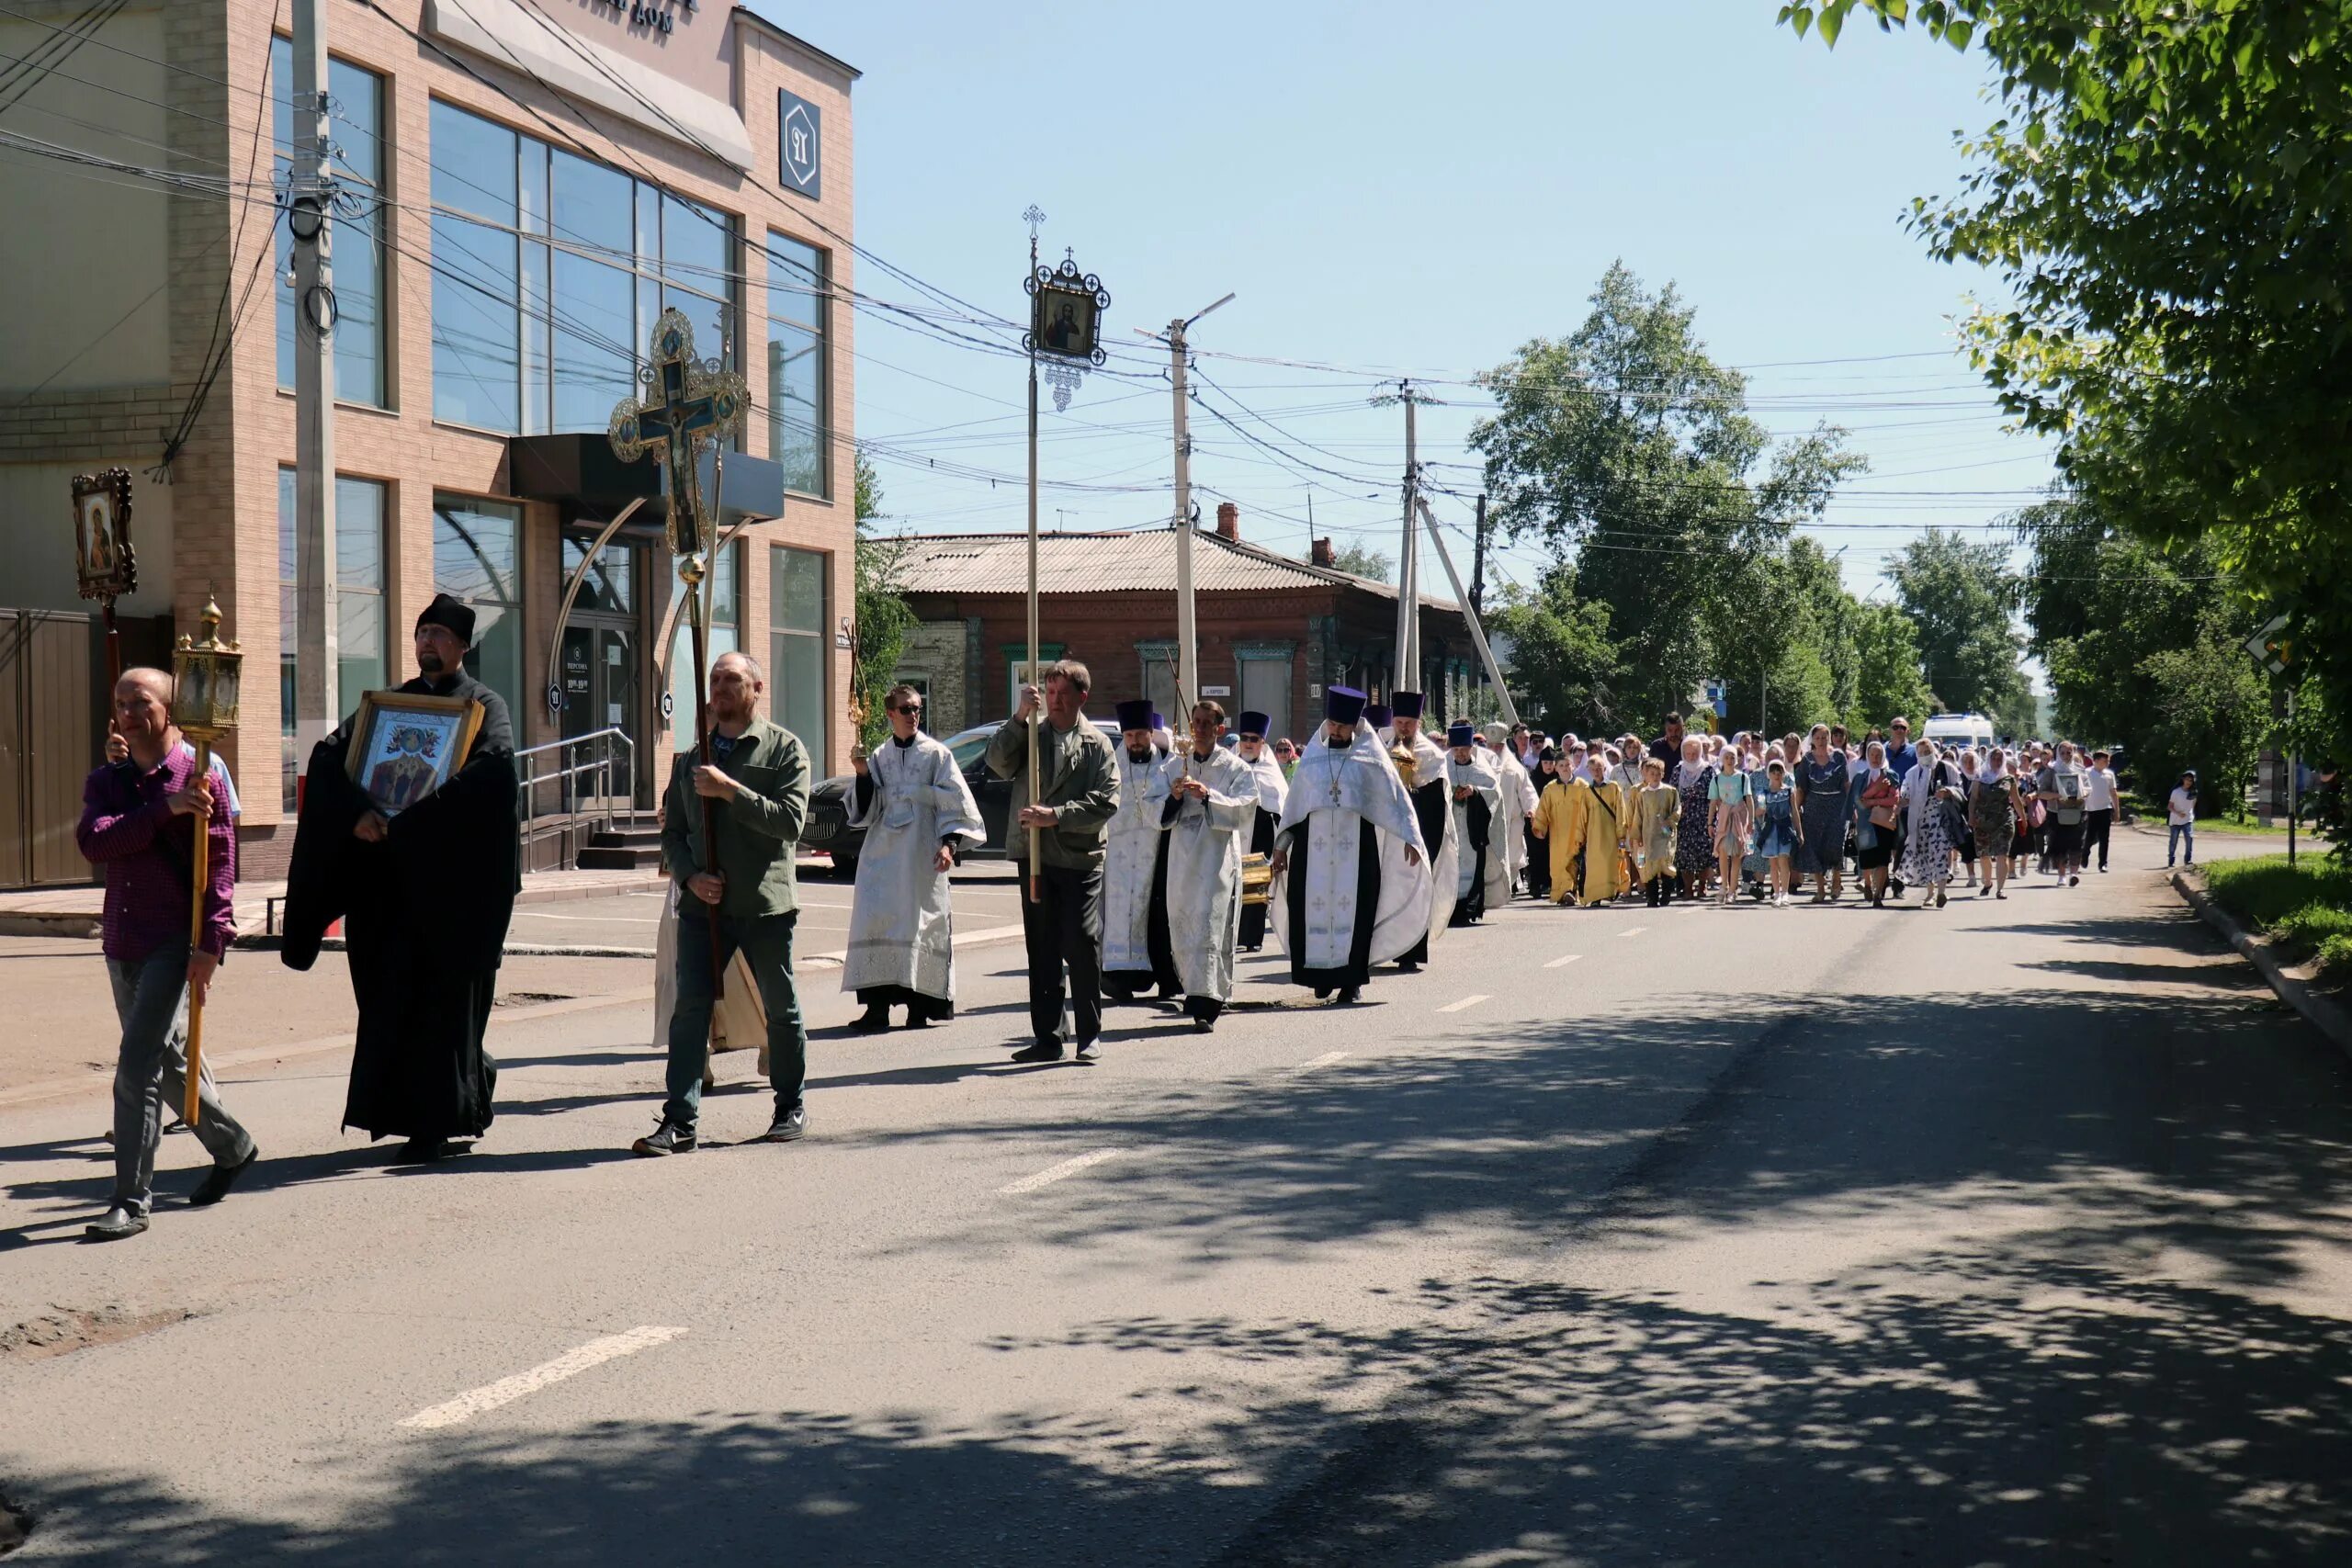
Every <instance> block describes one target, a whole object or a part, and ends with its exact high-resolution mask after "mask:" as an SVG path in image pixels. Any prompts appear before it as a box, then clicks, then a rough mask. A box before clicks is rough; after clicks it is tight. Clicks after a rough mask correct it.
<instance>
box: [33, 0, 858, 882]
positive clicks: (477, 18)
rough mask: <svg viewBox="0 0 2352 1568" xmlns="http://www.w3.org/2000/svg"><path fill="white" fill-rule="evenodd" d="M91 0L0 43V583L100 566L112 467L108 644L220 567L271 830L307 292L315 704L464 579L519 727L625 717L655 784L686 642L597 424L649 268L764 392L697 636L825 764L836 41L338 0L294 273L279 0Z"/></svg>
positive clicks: (292, 753)
mask: <svg viewBox="0 0 2352 1568" xmlns="http://www.w3.org/2000/svg"><path fill="white" fill-rule="evenodd" d="M85 10H86V7H85V6H81V5H79V4H77V3H74V0H17V3H15V4H12V6H10V11H11V12H12V13H13V15H11V16H8V17H0V51H5V52H6V53H7V54H10V55H12V56H16V57H18V58H20V59H38V60H40V61H42V62H43V63H44V67H45V68H44V69H43V70H42V71H41V72H40V73H39V74H38V75H37V76H35V77H33V78H31V79H30V85H29V86H28V87H27V86H25V85H24V84H22V83H20V84H19V86H20V87H23V88H24V96H22V97H21V98H19V99H17V101H16V103H15V104H13V105H12V107H11V112H10V115H9V121H8V128H9V129H10V130H12V131H14V132H16V133H17V137H16V139H15V140H13V141H11V142H10V143H9V145H7V146H6V148H0V201H5V203H6V210H8V211H9V212H10V213H12V214H15V215H17V216H18V221H16V222H13V223H11V224H9V225H6V227H5V231H0V256H5V257H6V265H8V266H9V270H10V272H11V275H12V276H15V277H17V279H19V280H20V283H19V287H17V289H16V291H15V292H16V299H15V300H14V302H13V304H12V307H11V309H10V310H8V311H7V312H6V313H5V314H0V540H5V542H6V547H7V550H6V553H7V558H8V559H9V561H10V562H11V564H12V567H13V568H14V570H12V572H11V573H10V580H9V581H7V582H6V586H5V587H0V605H6V606H9V607H22V608H28V609H35V610H40V609H50V610H78V609H87V608H89V606H88V605H86V604H82V603H81V602H79V601H78V600H77V599H76V597H75V592H74V556H73V533H72V525H71V507H70V491H69V487H70V483H71V477H72V476H73V475H74V473H77V472H86V471H89V470H92V469H95V468H106V467H115V466H119V467H122V468H129V469H130V470H131V471H132V472H133V473H134V474H135V475H136V476H137V482H136V491H135V496H134V511H133V522H132V526H131V536H132V539H133V542H134V544H135V547H136V548H137V551H138V556H139V561H140V566H141V582H140V587H139V591H138V592H137V593H136V594H135V595H133V596H131V597H130V598H129V599H126V600H125V601H123V602H122V604H120V605H119V612H120V614H121V615H122V617H123V619H124V624H125V626H126V627H127V628H128V635H127V639H126V640H127V644H128V646H129V647H130V649H131V651H132V653H133V657H134V658H136V657H141V656H144V657H153V656H155V655H156V654H157V653H159V652H160V651H161V650H162V649H164V648H165V647H166V646H168V638H169V636H170V634H171V633H172V632H174V631H175V630H187V629H190V628H192V627H193V626H194V624H195V618H196V615H197V612H198V610H199V609H200V608H201V607H202V605H203V603H204V600H205V598H206V596H207V594H208V593H211V594H216V595H217V596H218V598H219V600H220V604H221V607H222V608H223V610H224V611H226V612H227V615H228V620H229V630H230V632H231V634H232V635H234V636H236V637H239V638H240V639H241V640H242V642H243V648H244V650H245V653H246V655H247V666H246V668H247V671H248V674H247V679H246V681H245V687H244V706H243V729H242V730H241V732H240V733H239V734H238V736H237V737H236V738H235V739H234V741H233V742H232V746H231V748H230V756H231V761H232V765H233V766H234V767H235V768H236V769H237V774H238V778H239V782H240V786H241V792H242V795H243V806H244V822H243V835H244V840H245V851H246V855H247V868H248V870H247V874H249V875H252V874H268V873H269V872H270V871H271V869H272V868H273V867H274V866H277V865H280V864H282V863H283V861H284V857H285V855H286V853H287V852H288V848H289V846H290V843H291V839H292V820H293V805H294V800H295V780H294V770H295V763H296V750H297V748H296V745H295V742H294V737H293V724H292V716H291V714H290V712H289V711H288V709H289V707H290V705H291V698H292V694H293V692H294V690H295V677H296V673H297V672H296V669H295V663H296V658H297V652H296V649H295V646H294V637H293V584H294V581H295V580H296V572H297V560H296V556H295V546H294V528H293V513H294V484H293V479H294V470H293V467H292V465H293V462H294V457H295V407H294V399H293V395H292V386H293V381H294V352H295V346H296V344H297V341H298V338H297V334H298V333H306V332H310V331H312V330H314V327H313V325H312V323H313V322H315V321H329V322H331V331H332V336H333V341H334V390H335V398H336V418H335V425H336V429H335V450H334V468H335V481H334V502H335V518H336V523H335V537H336V545H335V552H336V573H337V577H338V580H339V581H338V595H337V602H336V604H335V618H336V624H337V627H338V632H339V637H340V642H341V647H340V650H339V659H338V676H339V682H340V688H341V694H340V702H339V706H340V708H341V709H342V710H343V711H345V712H348V711H349V710H350V709H351V707H352V706H353V705H355V704H356V698H357V694H358V693H359V692H361V691H363V690H366V689H368V688H371V687H377V686H382V685H387V684H390V683H393V682H399V681H401V680H402V679H405V678H407V677H408V676H410V675H412V674H413V673H414V664H413V653H412V649H411V639H410V635H409V633H410V628H411V626H413V623H414V620H415V617H416V615H417V613H418V612H419V611H420V610H422V609H423V607H424V604H426V603H427V602H428V601H429V600H430V599H431V598H432V597H433V595H434V594H435V592H451V593H455V594H457V595H458V596H459V597H461V598H463V599H465V600H466V601H468V602H469V604H472V605H473V607H474V609H475V611H476V615H477V617H478V622H477V624H478V627H479V630H478V634H477V635H478V638H479V646H478V648H477V650H476V654H475V656H474V662H475V663H477V664H478V665H479V669H478V671H477V673H478V674H480V675H481V678H482V679H483V680H485V681H486V682H489V683H490V684H491V685H492V687H493V688H495V689H496V690H498V691H499V692H500V693H501V694H503V696H504V697H505V698H506V700H507V703H508V705H510V707H511V708H512V709H513V712H514V715H515V723H516V728H517V743H518V745H521V746H526V747H545V746H547V745H548V744H549V743H550V742H554V741H558V740H560V739H564V738H567V737H578V736H582V735H586V734H589V733H592V732H594V731H596V730H600V729H607V728H609V729H614V730H617V731H619V732H620V733H621V734H622V735H623V736H625V737H626V738H627V739H628V743H629V750H628V755H629V756H631V757H633V759H634V762H633V767H634V776H633V777H631V778H630V779H628V781H627V790H626V794H627V796H628V800H629V802H631V803H634V804H635V805H637V806H639V807H650V805H651V804H652V800H653V797H654V795H655V794H656V792H658V790H659V788H660V785H661V782H662V779H663V778H665V777H666V775H667V768H668V759H669V756H670V754H671V751H672V750H673V741H674V737H675V734H676V725H677V723H679V722H681V721H684V722H688V723H689V724H690V719H691V713H692V705H691V696H690V695H689V694H690V692H691V685H690V681H691V671H690V670H689V669H688V668H687V667H686V666H687V661H686V660H684V658H680V657H673V654H672V649H673V648H674V647H675V646H676V641H677V635H676V633H675V630H674V626H675V617H676V612H677V608H678V597H679V590H678V587H677V584H676V580H675V577H674V575H673V570H672V566H673V563H672V560H671V558H670V557H669V556H668V554H667V552H666V549H665V547H664V546H663V543H662V525H661V523H662V515H663V511H664V506H665V502H664V501H663V499H662V495H661V494H660V492H659V490H658V488H657V476H656V470H655V468H654V466H653V465H652V464H651V463H650V461H649V462H645V463H642V464H638V465H626V466H625V465H622V464H620V463H618V462H617V460H616V459H615V458H613V457H612V455H611V452H610V448H609V446H608V444H607V443H606V440H605V430H606V427H607V423H608V422H609V420H610V418H611V415H612V411H613V407H614V405H615V403H616V402H617V401H619V400H622V399H624V398H628V397H631V396H634V395H635V394H636V392H637V385H636V373H637V369H638V367H639V365H640V364H641V363H642V361H643V358H644V355H645V353H646V344H647V341H648V338H649V335H650V330H651V327H652V323H653V319H654V317H655V316H656V315H658V314H659V313H660V312H661V311H662V310H663V309H665V308H676V309H679V310H683V311H684V312H685V313H686V315H687V317H688V319H689V320H690V321H692V323H693V325H694V328H695V334H696V352H697V353H698V354H699V355H702V356H705V357H718V358H723V359H724V361H725V362H726V363H727V364H728V365H729V366H730V367H732V368H735V369H737V370H740V371H741V372H742V373H743V374H744V376H745V377H746V378H747V380H748V381H749V383H750V386H751V389H752V402H753V412H752V415H751V418H750V420H749V422H748V424H747V427H746V429H745V431H744V433H743V434H742V435H741V438H740V439H739V440H738V441H737V442H735V443H734V452H733V455H732V456H731V457H730V459H729V463H728V466H727V468H726V482H725V490H726V491H727V500H728V502H729V511H728V513H727V514H726V519H725V520H726V521H727V522H728V523H729V525H732V526H733V528H734V532H733V535H732V537H731V538H730V539H729V543H728V544H727V545H726V546H725V547H723V548H722V549H721V550H720V551H719V553H718V559H717V569H718V570H717V571H716V573H715V578H716V590H715V601H716V602H715V605H714V634H713V635H714V651H715V652H716V651H724V650H726V649H729V648H741V649H747V650H750V651H752V652H753V653H755V654H756V655H758V656H759V657H760V659H761V660H762V662H763V664H764V665H765V666H766V668H767V671H768V682H769V693H770V696H769V706H770V711H771V712H772V714H773V715H774V716H775V717H776V718H778V720H779V721H780V722H783V723H785V724H786V725H787V726H788V727H790V728H793V729H795V730H796V731H797V733H799V734H800V735H801V737H802V738H803V739H804V740H806V741H807V742H808V744H809V748H810V750H811V751H812V753H813V754H814V756H815V758H816V759H817V761H818V763H819V766H820V771H821V772H828V773H830V772H838V771H842V769H844V768H845V767H846V760H847V752H848V747H849V744H850V742H851V739H853V737H852V736H851V735H850V734H849V733H848V726H847V722H846V717H845V715H846V711H847V705H848V689H849V677H850V670H849V657H850V656H849V652H848V648H847V643H848V636H847V633H848V629H849V628H848V624H847V616H848V615H849V614H850V612H851V611H852V609H853V608H854V522H853V517H852V513H853V495H854V479H853V468H854V465H853V459H852V456H851V454H852V446H851V441H852V419H851V411H852V408H853V375H852V358H851V355H852V337H853V329H854V322H853V321H852V314H853V313H852V311H851V310H849V309H847V308H846V305H845V304H844V303H843V301H845V300H846V299H847V298H848V291H849V290H850V289H852V288H854V281H855V276H854V274H855V268H854V256H853V254H852V250H851V236H852V234H853V233H854V223H853V198H854V185H853V178H852V168H851V147H852V143H851V136H852V116H851V88H852V85H853V84H854V81H855V79H856V74H857V73H855V72H854V70H852V69H851V68H850V67H849V66H847V65H845V64H843V63H842V62H840V61H838V60H835V59H833V58H832V57H831V56H830V55H828V54H826V53H824V52H823V51H820V50H819V49H817V48H815V47H813V46H812V45H809V44H808V43H806V42H804V41H802V40H800V39H797V38H795V37H793V36H792V35H790V34H788V33H786V32H784V31H782V30H781V29H779V28H775V26H774V25H772V24H770V23H769V22H767V21H765V20H763V18H761V17H758V16H757V15H755V14H754V13H752V12H751V11H749V10H746V9H743V8H741V7H740V6H729V5H726V4H723V3H718V0H700V3H697V0H635V3H628V0H624V3H621V4H612V3H609V0H381V3H380V5H379V6H355V5H330V6H321V7H320V10H321V13H322V17H324V26H325V27H326V28H327V29H328V47H329V51H330V54H331V58H332V65H331V71H330V81H329V91H330V94H331V96H332V100H333V102H332V126H333V131H332V135H333V141H334V144H335V157H336V162H335V173H336V175H337V176H338V178H339V179H340V181H341V182H342V185H343V186H344V188H345V193H346V195H345V199H344V201H343V202H342V204H341V205H340V206H339V208H338V209H337V211H336V214H335V217H334V222H333V227H332V231H331V236H332V255H333V262H334V296H333V299H332V300H331V301H318V300H311V301H297V300H296V299H295V298H294V293H293V289H292V288H291V287H290V285H289V283H288V278H289V276H290V256H291V241H290V239H289V238H288V232H287V227H286V224H285V222H284V221H283V218H282V214H281V211H280V209H279V208H278V206H277V197H276V193H277V191H279V190H282V189H283V186H284V180H285V172H286V170H287V168H288V158H289V154H290V151H291V145H290V144H291V128H292V115H291V111H290V107H289V103H290V93H291V84H292V63H291V48H290V43H289V41H288V37H287V32H286V29H287V28H288V23H289V16H288V12H289V10H290V7H289V6H285V5H284V4H282V3H274V0H169V3H168V4H161V3H150V0H131V3H130V5H128V6H125V7H123V8H122V9H121V10H119V12H114V13H112V14H111V15H108V16H107V19H106V20H105V21H104V23H103V24H102V25H101V26H98V27H97V28H95V29H91V28H85V25H84V23H83V21H82V17H83V16H84V13H85ZM59 149H66V150H70V151H71V152H73V153H74V154H75V156H72V157H69V156H66V155H63V154H62V153H61V152H59V151H58V150H59ZM29 214H40V215H42V216H41V219H40V220H38V221H25V220H24V217H25V215H29ZM624 513H626V514H627V515H626V517H625V518H624V517H623V514H624ZM616 519H623V520H622V521H621V523H620V525H619V527H618V528H617V529H616V530H615V531H613V532H612V533H611V535H610V536H609V537H607V538H605V542H604V543H603V544H602V545H601V546H599V545H597V543H596V541H597V540H598V538H599V537H600V536H604V535H605V532H606V528H607V525H610V524H612V523H614V522H615V520H616ZM568 591H570V592H571V598H570V608H569V609H568V610H567V609H566V608H565V607H564V606H565V603H566V596H567V592H568ZM273 666H275V667H276V670H277V674H278V676H279V678H278V679H277V680H275V681H273V680H271V679H269V678H268V677H269V674H270V672H271V671H272V667H273ZM673 689H674V691H673ZM665 696H674V700H673V701H665V700H664V698H665ZM551 761H553V758H552V756H545V755H543V757H542V762H543V763H544V762H551ZM614 793H615V794H616V795H619V794H622V793H623V791H622V790H620V789H619V788H616V790H615V791H614ZM5 826H6V825H0V828H5Z"/></svg>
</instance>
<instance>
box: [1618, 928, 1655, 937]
mask: <svg viewBox="0 0 2352 1568" xmlns="http://www.w3.org/2000/svg"><path fill="white" fill-rule="evenodd" d="M1649 929H1650V928H1649V927H1647V926H1629V927H1627V928H1626V929H1625V930H1623V931H1619V932H1618V933H1617V934H1618V935H1619V936H1621V937H1628V936H1639V935H1641V934H1642V933H1643V932H1644V931H1647V930H1649Z"/></svg>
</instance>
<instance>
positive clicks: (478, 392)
mask: <svg viewBox="0 0 2352 1568" xmlns="http://www.w3.org/2000/svg"><path fill="white" fill-rule="evenodd" d="M516 244H517V242H516V241H515V236H514V235H512V234H505V233H501V232H500V231H497V230H494V229H489V228H485V227H483V226H482V225H481V224H479V223H469V222H468V221H467V220H464V219H462V218H452V217H449V216H447V215H446V214H443V213H438V212H436V213H435V214H434V215H433V261H434V270H433V417H434V418H435V419H446V420H448V421H451V422H452V423H458V424H472V425H479V426H481V428H482V429H484V430H503V431H512V430H515V429H516V428H517V426H518V423H519V421H518V418H517V414H518V412H519V409H518V405H519V402H520V395H519V383H520V379H521V372H522V337H521V318H520V315H519V310H518V307H519V305H520V300H519V299H518V298H517V296H518V293H519V287H518V282H517V251H516Z"/></svg>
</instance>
